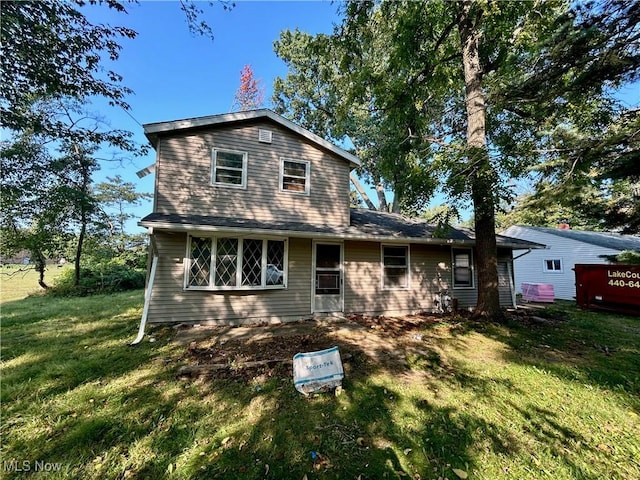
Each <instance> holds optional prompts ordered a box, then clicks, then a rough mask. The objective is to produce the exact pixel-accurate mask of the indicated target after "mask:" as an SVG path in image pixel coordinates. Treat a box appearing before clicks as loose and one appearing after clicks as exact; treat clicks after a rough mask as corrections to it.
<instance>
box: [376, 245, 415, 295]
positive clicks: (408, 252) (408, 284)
mask: <svg viewBox="0 0 640 480" xmlns="http://www.w3.org/2000/svg"><path fill="white" fill-rule="evenodd" d="M385 247H405V248H406V249H407V284H406V285H404V286H400V287H389V286H386V285H385V284H384V267H385V265H384V249H385ZM380 286H381V288H382V290H410V289H411V247H410V245H409V244H405V243H402V244H397V243H382V244H380Z"/></svg>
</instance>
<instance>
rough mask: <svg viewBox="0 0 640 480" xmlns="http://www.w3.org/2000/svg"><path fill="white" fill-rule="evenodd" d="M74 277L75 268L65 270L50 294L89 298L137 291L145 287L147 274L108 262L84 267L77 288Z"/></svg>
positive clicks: (50, 290)
mask: <svg viewBox="0 0 640 480" xmlns="http://www.w3.org/2000/svg"><path fill="white" fill-rule="evenodd" d="M74 277H75V270H74V269H73V268H68V269H65V271H64V272H62V274H61V275H60V276H59V277H58V278H57V279H56V281H55V283H54V285H53V287H52V288H50V289H49V292H48V293H49V294H51V295H54V296H87V295H96V294H104V293H114V292H122V291H125V290H135V289H138V288H143V287H144V284H145V278H146V273H145V271H144V270H142V269H139V268H131V267H129V266H126V265H122V264H120V263H117V262H106V263H96V264H93V265H90V266H87V265H83V266H82V267H81V269H80V283H79V285H77V286H75V285H74V280H75V278H74Z"/></svg>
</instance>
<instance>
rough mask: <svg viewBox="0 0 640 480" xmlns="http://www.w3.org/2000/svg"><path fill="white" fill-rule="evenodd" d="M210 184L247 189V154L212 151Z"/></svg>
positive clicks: (233, 151)
mask: <svg viewBox="0 0 640 480" xmlns="http://www.w3.org/2000/svg"><path fill="white" fill-rule="evenodd" d="M212 156H213V160H212V162H213V167H212V169H211V183H212V184H213V185H221V186H225V187H233V188H247V152H238V151H235V150H222V149H219V148H214V149H213V154H212Z"/></svg>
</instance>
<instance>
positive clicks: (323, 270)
mask: <svg viewBox="0 0 640 480" xmlns="http://www.w3.org/2000/svg"><path fill="white" fill-rule="evenodd" d="M341 248H342V247H341V246H340V245H323V244H316V278H315V280H316V282H315V292H316V295H340V279H341V271H340V249H341Z"/></svg>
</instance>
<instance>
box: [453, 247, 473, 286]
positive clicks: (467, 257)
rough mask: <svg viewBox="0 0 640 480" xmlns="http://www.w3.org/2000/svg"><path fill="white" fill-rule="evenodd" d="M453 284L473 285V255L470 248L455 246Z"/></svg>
mask: <svg viewBox="0 0 640 480" xmlns="http://www.w3.org/2000/svg"><path fill="white" fill-rule="evenodd" d="M452 256H453V286H454V288H471V287H473V257H472V254H471V249H470V248H454V249H453V250H452Z"/></svg>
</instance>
